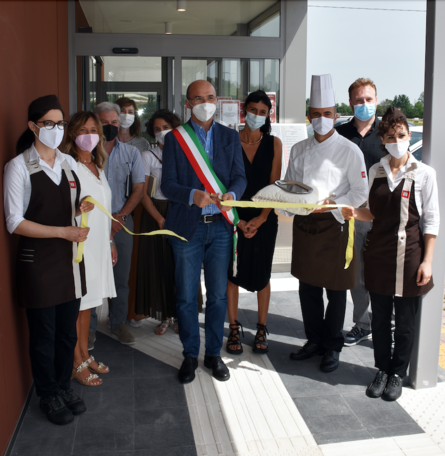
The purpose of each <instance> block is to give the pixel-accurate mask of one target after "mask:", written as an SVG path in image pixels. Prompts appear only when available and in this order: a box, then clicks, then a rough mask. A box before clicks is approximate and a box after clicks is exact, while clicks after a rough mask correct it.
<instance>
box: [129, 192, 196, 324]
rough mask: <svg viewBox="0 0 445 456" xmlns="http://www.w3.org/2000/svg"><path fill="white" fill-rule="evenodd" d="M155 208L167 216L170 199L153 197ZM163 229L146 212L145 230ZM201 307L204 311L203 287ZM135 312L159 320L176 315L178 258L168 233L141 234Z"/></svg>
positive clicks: (142, 225) (143, 228) (144, 219)
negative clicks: (162, 234) (175, 259)
mask: <svg viewBox="0 0 445 456" xmlns="http://www.w3.org/2000/svg"><path fill="white" fill-rule="evenodd" d="M152 201H153V204H154V206H155V208H156V209H157V210H158V212H159V213H160V214H161V215H162V216H163V217H164V218H165V217H166V216H167V210H168V200H157V199H152ZM156 230H159V225H158V223H157V222H156V220H155V219H154V218H153V217H152V216H151V215H150V214H149V213H148V212H147V211H145V210H144V211H143V212H142V217H141V227H140V232H141V233H149V232H151V231H156ZM198 311H199V312H201V311H202V293H201V287H200V289H199V293H198ZM135 312H136V314H138V315H144V316H147V317H152V318H155V319H157V320H165V319H166V318H176V284H175V261H174V257H173V250H172V248H171V246H170V244H169V243H168V239H167V238H165V237H164V236H141V237H140V238H139V252H138V268H137V281H136V300H135Z"/></svg>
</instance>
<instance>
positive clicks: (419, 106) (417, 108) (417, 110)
mask: <svg viewBox="0 0 445 456" xmlns="http://www.w3.org/2000/svg"><path fill="white" fill-rule="evenodd" d="M412 115H413V117H419V119H423V103H422V102H421V101H420V100H419V101H418V102H417V103H416V104H415V105H414V106H413V110H412Z"/></svg>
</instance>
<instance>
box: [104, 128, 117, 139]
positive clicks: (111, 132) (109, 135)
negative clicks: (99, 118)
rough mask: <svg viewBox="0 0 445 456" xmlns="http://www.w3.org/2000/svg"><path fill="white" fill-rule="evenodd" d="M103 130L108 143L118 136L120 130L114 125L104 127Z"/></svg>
mask: <svg viewBox="0 0 445 456" xmlns="http://www.w3.org/2000/svg"><path fill="white" fill-rule="evenodd" d="M102 130H103V132H104V136H105V139H106V140H107V141H113V139H114V138H115V137H116V136H117V132H118V131H119V128H117V127H116V126H114V125H102Z"/></svg>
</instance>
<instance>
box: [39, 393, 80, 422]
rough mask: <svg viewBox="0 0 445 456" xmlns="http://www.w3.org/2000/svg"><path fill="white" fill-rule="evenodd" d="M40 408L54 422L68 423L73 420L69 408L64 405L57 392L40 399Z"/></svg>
mask: <svg viewBox="0 0 445 456" xmlns="http://www.w3.org/2000/svg"><path fill="white" fill-rule="evenodd" d="M40 410H42V412H43V413H44V414H45V415H46V417H47V418H48V420H49V421H51V423H54V424H68V423H71V421H73V420H74V415H73V414H72V412H71V410H70V409H69V408H68V407H67V406H66V405H65V403H64V402H63V400H62V398H61V397H60V396H59V395H58V394H56V395H55V396H51V397H47V398H44V399H40Z"/></svg>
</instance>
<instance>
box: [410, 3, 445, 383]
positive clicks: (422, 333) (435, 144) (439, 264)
mask: <svg viewBox="0 0 445 456" xmlns="http://www.w3.org/2000/svg"><path fill="white" fill-rule="evenodd" d="M444 23H445V2H442V1H435V0H428V1H427V13H426V56H425V106H424V118H423V119H424V126H423V151H422V159H423V161H424V162H425V163H427V164H428V165H430V166H432V167H433V168H434V169H435V170H436V171H437V184H438V186H439V204H440V212H441V215H442V227H441V232H440V233H439V236H438V237H437V241H436V247H435V250H434V260H433V278H434V283H435V287H434V288H433V289H432V290H431V291H430V292H429V293H428V294H427V295H426V296H425V298H424V299H423V302H422V305H421V309H420V312H419V316H418V321H417V334H416V336H417V337H416V343H415V346H414V350H413V355H412V357H411V366H410V372H409V379H410V382H411V384H412V385H413V387H414V388H415V389H422V388H432V387H434V386H436V384H437V368H438V360H439V350H440V331H441V327H442V308H443V291H444V274H445V255H444V254H445V230H444V227H443V220H444V217H445V198H444V195H445V179H443V178H442V176H441V174H442V170H443V169H445V156H444V154H443V134H442V130H443V106H444V105H445V91H444V90H443V81H445V28H444V27H443V24H444Z"/></svg>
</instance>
